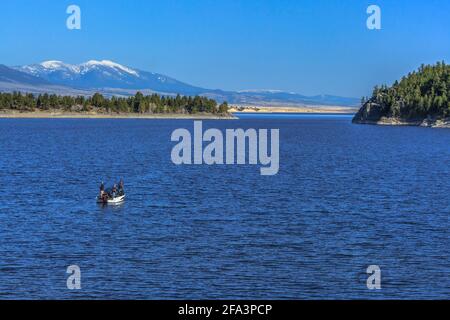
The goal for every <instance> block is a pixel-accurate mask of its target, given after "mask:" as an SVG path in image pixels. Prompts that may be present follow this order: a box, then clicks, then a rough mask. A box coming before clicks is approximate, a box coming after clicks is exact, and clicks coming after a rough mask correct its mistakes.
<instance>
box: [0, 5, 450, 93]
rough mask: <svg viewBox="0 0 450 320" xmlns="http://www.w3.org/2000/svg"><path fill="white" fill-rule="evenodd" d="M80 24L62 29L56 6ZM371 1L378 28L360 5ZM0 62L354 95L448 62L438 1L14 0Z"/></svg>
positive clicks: (448, 12)
mask: <svg viewBox="0 0 450 320" xmlns="http://www.w3.org/2000/svg"><path fill="white" fill-rule="evenodd" d="M70 4H76V5H79V6H80V7H81V10H82V30H80V31H70V30H68V29H67V28H66V19H67V17H68V15H67V14H66V8H67V6H68V5H70ZM370 4H377V5H379V6H380V7H381V9H382V30H381V31H370V30H368V29H367V28H366V19H367V14H366V9H367V7H368V6H369V5H370ZM0 43H1V45H0V64H6V65H20V64H29V63H35V62H41V61H43V60H63V61H65V62H69V63H80V62H84V61H86V60H90V59H98V60H100V59H109V60H114V61H117V62H119V63H122V64H125V65H129V66H131V67H136V68H139V69H143V70H148V71H154V72H160V73H163V74H166V75H169V76H172V77H175V78H177V79H179V80H182V81H185V82H188V83H191V84H194V85H198V86H203V87H207V88H221V89H226V90H241V89H280V90H287V91H295V92H299V93H303V94H308V95H313V94H322V93H326V94H335V95H344V96H355V97H360V96H362V95H367V94H369V93H370V92H371V90H372V87H373V86H374V85H375V84H377V83H390V82H392V81H393V80H395V79H397V78H399V77H400V76H402V75H404V74H406V73H408V72H409V71H410V70H413V69H416V68H417V67H418V66H419V65H420V64H421V63H432V62H435V61H437V60H446V61H447V62H449V61H450V1H448V0H422V1H419V0H372V1H366V0H345V1H344V0H110V1H106V0H71V1H66V0H14V1H1V3H0Z"/></svg>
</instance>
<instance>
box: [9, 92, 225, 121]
mask: <svg viewBox="0 0 450 320" xmlns="http://www.w3.org/2000/svg"><path fill="white" fill-rule="evenodd" d="M0 110H1V111H2V112H20V113H33V112H55V111H57V112H62V113H74V114H76V113H80V114H81V113H91V114H92V113H98V114H136V115H138V114H155V115H164V114H173V115H186V116H189V115H196V114H206V115H212V116H218V117H219V116H228V115H229V113H228V104H227V103H226V102H224V103H222V104H220V105H219V104H218V103H217V102H216V101H215V100H213V99H208V98H206V97H200V96H195V97H190V96H181V95H177V96H176V97H168V96H162V95H158V94H152V95H148V96H145V95H143V94H142V93H141V92H137V93H136V94H135V95H134V96H131V97H126V98H124V97H115V96H113V97H111V98H107V97H104V96H103V95H101V94H100V93H95V94H94V95H93V96H90V97H85V96H77V97H73V96H61V95H56V94H39V95H33V94H31V93H26V94H23V93H21V92H13V93H0Z"/></svg>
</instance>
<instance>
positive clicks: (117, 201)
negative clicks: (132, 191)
mask: <svg viewBox="0 0 450 320" xmlns="http://www.w3.org/2000/svg"><path fill="white" fill-rule="evenodd" d="M124 201H125V194H123V195H121V196H116V197H114V198H113V197H109V196H108V195H106V196H103V198H101V197H100V196H98V197H97V203H101V204H121V203H122V202H124Z"/></svg>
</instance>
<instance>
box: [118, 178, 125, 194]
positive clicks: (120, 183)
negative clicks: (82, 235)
mask: <svg viewBox="0 0 450 320" xmlns="http://www.w3.org/2000/svg"><path fill="white" fill-rule="evenodd" d="M124 193H125V190H124V189H123V179H120V182H119V195H123V194H124Z"/></svg>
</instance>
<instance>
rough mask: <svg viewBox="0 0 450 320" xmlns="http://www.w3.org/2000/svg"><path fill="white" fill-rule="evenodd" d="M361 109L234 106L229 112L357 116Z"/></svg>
mask: <svg viewBox="0 0 450 320" xmlns="http://www.w3.org/2000/svg"><path fill="white" fill-rule="evenodd" d="M358 110H359V109H358V108H352V107H340V106H304V107H302V106H298V107H297V106H295V107H289V106H280V107H276V106H273V107H271V106H232V107H231V108H230V110H229V112H231V113H235V112H243V113H319V114H320V113H338V114H355V113H356V112H357V111H358Z"/></svg>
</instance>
